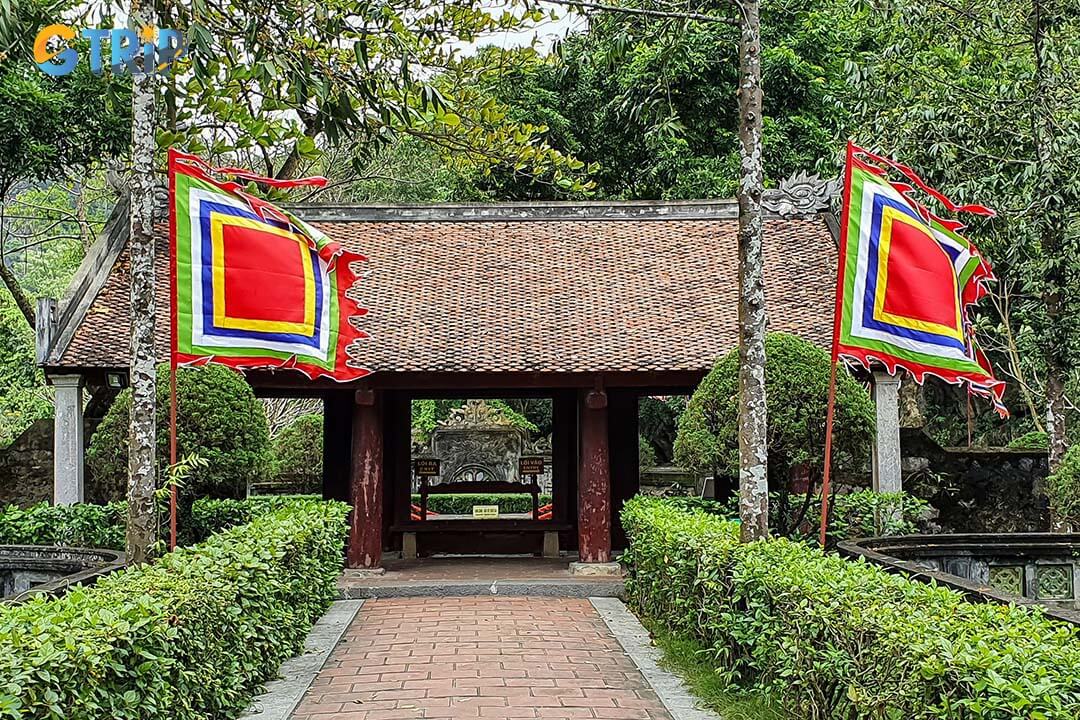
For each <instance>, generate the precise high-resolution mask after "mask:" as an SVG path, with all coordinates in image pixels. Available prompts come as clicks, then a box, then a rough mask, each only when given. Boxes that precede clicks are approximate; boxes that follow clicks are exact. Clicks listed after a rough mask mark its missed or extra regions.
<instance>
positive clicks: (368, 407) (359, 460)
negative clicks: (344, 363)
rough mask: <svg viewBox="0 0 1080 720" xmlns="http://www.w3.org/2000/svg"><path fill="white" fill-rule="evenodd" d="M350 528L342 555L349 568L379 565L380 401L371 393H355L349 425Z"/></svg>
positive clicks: (381, 499) (381, 432)
mask: <svg viewBox="0 0 1080 720" xmlns="http://www.w3.org/2000/svg"><path fill="white" fill-rule="evenodd" d="M350 495H351V497H352V505H353V510H352V525H351V528H350V532H349V549H348V553H347V554H346V559H347V561H348V565H349V567H351V568H376V567H379V566H380V565H381V563H382V541H383V538H382V526H383V427H382V402H381V398H380V397H379V394H378V393H376V391H374V390H369V389H363V390H357V391H356V399H355V404H354V405H353V423H352V479H351V493H350Z"/></svg>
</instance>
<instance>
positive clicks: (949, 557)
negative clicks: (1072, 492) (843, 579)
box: [838, 533, 1080, 624]
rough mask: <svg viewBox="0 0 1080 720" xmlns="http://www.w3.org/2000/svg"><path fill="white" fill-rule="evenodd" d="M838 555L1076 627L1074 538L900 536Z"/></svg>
mask: <svg viewBox="0 0 1080 720" xmlns="http://www.w3.org/2000/svg"><path fill="white" fill-rule="evenodd" d="M838 549H839V551H840V553H841V554H843V555H847V556H849V557H861V558H864V559H866V560H867V561H869V562H872V563H875V564H877V565H881V566H882V567H884V568H885V569H887V570H889V571H891V572H897V573H901V574H904V575H908V576H910V577H911V578H912V579H917V580H926V579H928V578H930V579H933V580H935V581H936V582H937V583H938V584H940V585H946V586H949V587H952V588H953V589H955V590H959V591H960V592H962V593H964V594H966V595H968V596H969V597H971V598H972V599H977V600H982V601H989V602H1011V603H1016V604H1021V605H1026V604H1038V605H1041V606H1043V607H1045V608H1047V611H1048V613H1049V614H1051V615H1053V616H1055V617H1059V618H1061V619H1063V620H1068V621H1070V622H1073V623H1076V624H1080V534H1078V533H1001V534H950V535H903V536H898V537H880V538H866V539H860V540H852V541H849V542H842V543H840V544H839V545H838Z"/></svg>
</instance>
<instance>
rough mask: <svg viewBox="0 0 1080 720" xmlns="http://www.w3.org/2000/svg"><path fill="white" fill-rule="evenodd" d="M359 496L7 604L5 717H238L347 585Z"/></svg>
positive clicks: (1, 656) (0, 629)
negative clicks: (352, 505) (352, 508)
mask: <svg viewBox="0 0 1080 720" xmlns="http://www.w3.org/2000/svg"><path fill="white" fill-rule="evenodd" d="M345 513H346V507H345V506H344V505H342V504H340V503H326V502H318V501H297V502H293V503H292V504H290V505H288V506H287V507H283V508H281V509H279V510H277V511H274V512H272V513H268V514H266V515H263V516H262V517H259V518H257V519H256V520H254V521H252V522H251V523H249V524H247V525H242V526H239V527H236V528H233V529H231V530H228V531H226V532H223V533H221V534H218V535H215V536H214V537H212V538H210V539H209V540H207V541H206V542H204V543H202V544H200V545H197V546H195V547H193V548H185V549H179V550H177V551H175V552H172V553H169V554H167V555H165V556H164V557H162V558H161V559H160V560H158V561H157V562H156V563H154V564H151V565H142V566H138V567H134V568H130V569H128V570H125V571H122V572H119V573H115V574H113V575H110V576H108V577H106V578H104V579H102V580H100V581H99V582H98V583H97V585H95V586H93V587H90V588H77V589H74V590H72V591H70V592H69V593H68V594H66V595H64V596H63V597H62V598H59V599H57V600H52V601H46V600H42V599H38V600H33V601H31V602H29V603H26V604H25V605H20V606H15V607H12V608H9V609H7V610H5V611H3V612H0V718H21V719H23V720H29V719H31V718H43V719H44V718H48V719H50V720H55V719H58V718H72V719H75V720H98V719H100V720H106V719H108V720H113V719H116V720H126V719H130V720H146V719H153V718H163V719H164V718H169V719H170V720H196V719H197V720H204V719H205V718H225V717H232V716H235V715H236V714H237V713H238V712H240V711H241V710H242V709H243V708H244V707H245V706H246V705H247V703H248V701H249V700H250V698H251V695H252V692H253V690H254V689H255V688H256V687H257V686H258V685H259V684H260V683H262V682H263V681H265V680H267V679H269V678H271V677H273V676H274V674H275V672H276V671H277V668H278V665H279V664H280V663H281V661H282V660H284V659H286V658H288V657H291V656H293V655H295V654H297V653H298V652H299V651H300V650H301V649H302V646H303V640H304V637H305V635H306V633H307V631H308V629H309V628H310V626H311V624H312V623H313V622H314V621H315V619H316V618H318V617H319V615H320V614H321V613H322V612H323V611H325V609H326V608H327V607H328V605H329V603H330V601H331V600H332V599H333V597H334V592H335V591H334V585H335V581H336V578H337V576H338V573H339V572H340V570H341V566H342V546H343V544H344V542H345V534H346V525H345Z"/></svg>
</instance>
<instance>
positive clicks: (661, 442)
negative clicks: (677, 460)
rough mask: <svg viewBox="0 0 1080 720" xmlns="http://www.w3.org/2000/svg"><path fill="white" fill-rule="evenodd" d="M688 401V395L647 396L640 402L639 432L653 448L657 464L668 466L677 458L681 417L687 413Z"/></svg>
mask: <svg viewBox="0 0 1080 720" xmlns="http://www.w3.org/2000/svg"><path fill="white" fill-rule="evenodd" d="M687 400H689V398H688V397H687V396H686V395H668V396H666V397H652V396H650V395H646V396H644V397H642V398H640V399H639V400H638V431H639V432H640V433H641V434H642V435H643V436H644V437H645V439H646V440H648V441H649V445H650V446H652V448H653V451H654V453H655V456H656V463H657V464H660V465H666V464H668V463H670V462H671V461H672V460H673V459H674V457H675V437H676V434H677V433H678V430H679V416H680V415H682V414H683V412H685V411H686V402H687Z"/></svg>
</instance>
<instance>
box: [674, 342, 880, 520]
mask: <svg viewBox="0 0 1080 720" xmlns="http://www.w3.org/2000/svg"><path fill="white" fill-rule="evenodd" d="M765 352H766V361H765V388H766V396H767V397H768V402H769V421H768V431H767V432H768V435H767V437H768V447H769V476H770V477H769V479H770V485H771V486H772V490H773V491H774V492H776V493H777V494H778V497H780V498H781V508H780V513H779V514H780V516H781V517H789V513H788V512H787V509H786V508H785V507H783V505H784V504H785V503H786V499H785V498H786V495H787V490H788V484H789V481H790V479H791V475H792V471H793V470H795V469H796V468H799V469H801V470H802V471H803V472H805V473H806V475H807V476H808V480H809V491H808V492H807V494H806V496H805V497H806V504H804V506H803V508H800V510H799V512H796V513H794V514H793V515H794V525H793V526H792V527H788V528H785V530H784V534H787V533H788V532H790V531H791V530H792V529H793V527H795V526H797V525H798V524H799V523H801V522H802V518H803V517H804V516H805V512H806V508H807V507H809V499H810V498H812V497H813V495H814V492H813V489H814V487H816V486H817V485H818V484H819V483H820V481H821V474H822V470H823V463H824V447H825V415H826V406H827V400H828V392H829V367H830V359H829V355H828V353H826V352H825V351H824V350H822V349H820V348H818V347H817V346H815V345H812V344H811V343H809V342H807V341H805V340H802V339H801V338H798V337H796V336H795V335H789V334H787V333H770V334H769V335H768V336H767V339H766V342H765ZM738 373H739V355H738V353H737V352H736V351H734V350H733V351H731V352H730V353H728V354H727V355H726V356H724V358H723V359H721V360H720V361H719V362H718V363H717V364H716V367H714V368H713V370H712V371H711V372H710V373H709V374H708V375H707V376H706V377H705V379H704V380H702V381H701V384H700V385H699V386H698V388H697V390H695V391H694V394H693V396H691V398H690V402H689V404H688V405H687V408H686V412H685V413H683V415H682V416H681V417H680V418H679V432H678V436H677V437H676V439H675V460H676V462H678V463H679V464H680V465H683V466H684V467H687V468H690V469H692V470H694V471H695V472H699V473H711V474H713V476H714V477H715V476H719V475H729V476H734V475H737V474H738V470H739V433H738ZM834 423H835V424H834V431H833V467H834V468H836V469H837V470H838V471H839V472H843V471H845V470H849V471H850V470H857V469H859V468H861V467H862V464H863V463H864V462H865V461H866V459H867V457H868V455H869V451H870V446H871V442H872V440H873V433H874V406H873V403H872V402H871V400H870V396H869V394H868V393H867V392H866V390H865V389H864V388H863V387H862V386H861V385H860V384H859V383H858V382H857V381H856V380H855V379H854V378H853V377H852V376H851V375H849V374H848V373H846V372H838V373H837V378H836V413H835V421H834Z"/></svg>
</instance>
